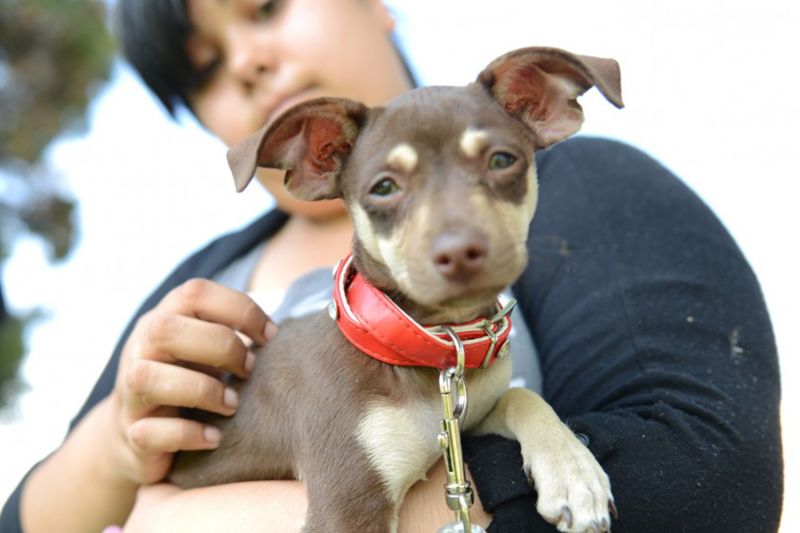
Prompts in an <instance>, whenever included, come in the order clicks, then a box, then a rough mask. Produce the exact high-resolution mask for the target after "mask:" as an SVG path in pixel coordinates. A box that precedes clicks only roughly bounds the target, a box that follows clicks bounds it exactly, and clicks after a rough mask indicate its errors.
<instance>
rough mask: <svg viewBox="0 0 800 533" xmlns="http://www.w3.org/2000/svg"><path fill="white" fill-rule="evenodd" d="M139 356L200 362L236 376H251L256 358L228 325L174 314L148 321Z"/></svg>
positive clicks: (153, 315) (156, 316)
mask: <svg viewBox="0 0 800 533" xmlns="http://www.w3.org/2000/svg"><path fill="white" fill-rule="evenodd" d="M140 334H141V335H143V336H144V337H145V339H144V342H142V343H140V344H139V350H140V354H139V355H140V357H141V358H145V359H155V360H158V361H168V362H177V361H183V362H187V363H197V364H200V365H205V366H209V367H214V368H221V369H224V370H227V371H228V372H231V373H232V374H234V375H236V376H237V377H240V378H244V377H247V376H248V375H249V374H250V370H251V369H252V366H253V362H254V360H255V359H254V357H255V356H253V354H252V353H251V352H250V351H249V350H248V349H247V346H246V345H245V343H244V342H243V341H242V339H241V338H240V337H239V336H238V335H236V333H235V332H234V331H233V330H232V329H230V328H229V327H228V326H224V325H222V324H216V323H213V322H206V321H204V320H200V319H197V318H192V317H187V316H183V315H175V314H152V315H149V316H148V317H147V318H146V319H145V324H144V328H143V330H142V331H141V332H140Z"/></svg>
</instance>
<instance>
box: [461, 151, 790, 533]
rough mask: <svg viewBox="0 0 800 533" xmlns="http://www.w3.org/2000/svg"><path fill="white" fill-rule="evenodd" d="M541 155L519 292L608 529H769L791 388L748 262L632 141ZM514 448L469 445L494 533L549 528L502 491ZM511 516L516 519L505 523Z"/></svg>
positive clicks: (549, 389) (554, 401)
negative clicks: (610, 511) (588, 457)
mask: <svg viewBox="0 0 800 533" xmlns="http://www.w3.org/2000/svg"><path fill="white" fill-rule="evenodd" d="M539 161H540V165H539V171H540V172H539V177H540V197H539V207H538V211H537V215H536V217H535V218H534V221H533V234H532V236H531V239H530V240H529V251H530V254H531V264H530V268H529V270H528V272H527V273H526V275H525V276H524V277H523V278H522V279H521V280H520V282H519V283H518V284H517V285H516V286H515V287H514V292H515V294H516V295H518V296H519V300H520V306H521V310H522V311H523V313H524V315H525V316H526V320H527V321H528V324H529V325H530V326H531V332H532V335H533V338H534V339H535V342H536V347H537V350H538V352H539V355H540V361H541V368H542V375H543V392H544V397H545V399H546V400H547V401H548V402H549V403H550V404H551V405H552V406H553V407H554V408H555V410H556V412H558V413H559V415H560V416H561V417H562V418H563V419H565V420H566V422H567V424H568V425H569V426H570V427H571V428H572V429H573V430H574V431H575V432H576V433H581V434H583V438H584V439H585V440H586V441H587V442H588V445H589V448H590V450H591V451H592V452H593V453H594V455H595V456H596V457H597V458H598V460H599V461H600V463H601V464H602V466H603V467H604V469H605V470H606V472H607V473H608V474H609V477H610V479H611V488H612V491H613V493H614V496H615V499H616V504H617V507H618V509H619V520H614V521H613V523H612V529H613V531H615V532H616V533H624V532H626V531H634V532H639V531H649V532H651V533H655V532H661V531H664V532H674V531H725V530H738V531H774V530H775V529H776V528H777V524H778V520H779V517H780V510H781V496H782V460H781V443H780V427H779V417H778V405H779V400H780V379H779V373H778V365H777V354H776V349H775V344H774V339H773V336H772V329H771V326H770V322H769V317H768V314H767V310H766V307H765V305H764V301H763V298H762V295H761V292H760V290H759V285H758V282H757V280H756V278H755V276H754V275H753V273H752V271H751V270H750V267H749V266H748V264H747V261H746V260H745V259H744V257H743V256H742V253H741V252H740V251H739V249H738V248H737V246H736V244H735V242H734V241H733V240H732V239H731V237H730V236H729V235H728V233H727V232H726V231H725V229H724V228H723V227H722V225H721V224H720V223H719V221H718V220H717V219H716V218H715V217H714V215H713V214H712V213H711V211H710V210H709V209H708V208H707V207H706V206H705V205H704V204H703V203H702V202H701V201H700V200H699V199H698V198H697V197H696V196H695V195H694V194H693V193H692V192H691V191H690V190H689V189H688V188H687V187H686V186H685V185H683V184H682V183H681V182H680V181H679V180H678V179H677V178H675V177H674V176H673V175H672V174H671V173H670V172H669V171H668V170H666V169H665V168H664V167H662V166H661V165H659V164H657V163H656V162H654V161H653V160H652V159H650V158H648V157H647V156H645V155H644V154H642V153H640V152H638V151H636V150H634V149H632V148H630V147H627V146H624V145H621V144H619V143H614V142H609V141H601V140H598V139H581V138H576V139H572V140H569V141H566V142H564V143H562V144H560V145H557V146H555V147H553V148H551V149H550V150H547V151H545V152H543V153H542V154H540V157H539ZM724 178H725V177H724V176H719V178H718V179H724ZM518 453H519V452H518V446H517V445H516V443H513V442H509V441H504V440H503V439H499V438H497V437H494V436H489V437H485V438H481V439H465V454H466V457H467V460H468V461H470V468H471V469H472V474H473V477H474V478H475V480H476V483H477V486H478V488H479V490H480V491H481V495H482V498H483V504H484V506H485V507H486V508H487V509H488V510H490V511H492V512H493V513H494V527H496V528H497V529H496V531H514V530H516V531H529V530H531V529H533V530H535V531H555V529H554V528H553V527H552V526H550V525H548V524H546V523H545V522H544V521H543V520H542V519H541V518H540V517H538V516H537V515H536V513H535V512H534V509H533V505H534V501H535V494H532V493H529V494H527V495H526V494H524V492H525V491H523V490H518V489H517V490H513V489H514V487H515V486H517V487H518V486H519V484H516V485H515V484H509V483H508V479H509V476H510V475H512V474H513V472H515V471H517V472H518V471H519V468H520V467H521V463H520V462H519V459H518ZM515 462H516V465H515V464H514V463H515ZM507 516H513V517H514V519H515V520H518V521H517V522H516V524H523V525H522V526H519V525H517V526H515V528H507V527H505V526H503V524H507V523H510V522H506V517H507Z"/></svg>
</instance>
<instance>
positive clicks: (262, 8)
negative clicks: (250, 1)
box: [256, 0, 281, 20]
mask: <svg viewBox="0 0 800 533" xmlns="http://www.w3.org/2000/svg"><path fill="white" fill-rule="evenodd" d="M280 3H281V0H267V1H266V2H263V3H261V4H260V5H259V6H258V11H257V13H256V17H257V18H258V19H259V20H268V19H270V18H272V17H273V16H275V13H277V11H278V7H279V6H280Z"/></svg>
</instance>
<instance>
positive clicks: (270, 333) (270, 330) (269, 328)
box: [264, 320, 278, 340]
mask: <svg viewBox="0 0 800 533" xmlns="http://www.w3.org/2000/svg"><path fill="white" fill-rule="evenodd" d="M277 333H278V326H276V325H275V322H273V321H271V320H269V321H267V325H266V327H264V336H265V337H266V338H267V340H272V338H273V337H274V336H275V335H276V334H277Z"/></svg>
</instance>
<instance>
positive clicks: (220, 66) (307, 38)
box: [2, 0, 782, 532]
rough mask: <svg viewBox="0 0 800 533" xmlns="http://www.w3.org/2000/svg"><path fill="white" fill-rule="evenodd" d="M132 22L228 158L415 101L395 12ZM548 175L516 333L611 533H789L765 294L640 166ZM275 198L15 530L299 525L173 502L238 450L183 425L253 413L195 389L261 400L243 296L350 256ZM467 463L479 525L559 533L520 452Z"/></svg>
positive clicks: (722, 242)
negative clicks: (311, 119) (597, 477)
mask: <svg viewBox="0 0 800 533" xmlns="http://www.w3.org/2000/svg"><path fill="white" fill-rule="evenodd" d="M119 9H120V15H121V24H120V28H121V35H122V41H123V44H124V48H125V49H126V53H127V55H128V56H129V59H130V60H131V62H132V63H133V64H134V66H135V67H136V68H137V69H138V70H139V71H140V73H141V74H142V77H143V78H144V80H145V81H146V82H147V83H148V85H149V86H150V87H151V88H152V89H153V90H154V92H155V93H156V94H157V95H158V96H159V98H161V100H162V101H163V102H164V103H165V105H167V107H168V108H170V109H173V108H174V107H175V106H180V105H184V106H186V107H188V108H189V109H191V110H192V112H194V114H195V115H196V116H197V117H198V119H199V120H200V121H201V122H202V123H203V124H204V125H205V127H206V128H208V130H209V131H211V132H212V133H214V134H215V135H217V136H218V137H219V138H220V139H222V140H223V141H224V142H225V143H226V144H228V145H233V144H235V143H236V142H238V141H240V140H242V139H243V138H244V137H246V136H247V135H248V134H250V133H252V132H253V131H255V130H256V129H258V128H259V127H260V126H261V125H262V124H263V123H264V122H266V121H268V120H270V119H271V118H272V117H274V116H276V115H277V114H279V113H280V112H281V111H282V110H284V109H286V108H287V107H288V106H290V105H292V104H294V103H297V102H299V101H302V100H305V99H309V98H313V97H316V96H322V95H327V96H346V97H349V98H353V99H356V100H361V101H363V102H365V103H367V104H370V105H379V104H381V103H384V102H386V101H388V100H389V99H391V98H393V97H394V96H397V95H398V94H401V93H402V92H404V91H406V90H408V89H409V88H411V87H412V86H413V81H412V79H411V76H410V75H409V74H408V71H407V69H406V68H405V65H404V62H403V60H402V58H401V57H400V56H399V54H398V53H397V50H396V48H395V47H394V45H393V43H392V40H391V34H392V29H393V21H392V18H391V16H390V15H389V13H388V12H387V10H386V8H385V7H384V6H383V5H382V3H380V2H379V1H378V0H339V1H333V0H268V1H266V2H264V1H262V0H259V1H250V0H186V2H185V5H184V3H182V2H180V1H179V0H174V1H169V2H167V1H164V0H162V1H157V0H149V1H144V0H121V1H120V6H119ZM480 67H481V65H478V66H476V71H477V69H478V68H480ZM537 163H538V169H539V179H540V199H539V209H538V212H537V215H536V219H535V223H534V224H533V227H532V234H531V238H530V252H531V259H530V267H529V268H528V271H527V272H526V273H525V275H524V276H523V277H522V279H521V280H520V281H519V282H518V283H517V284H516V285H515V286H514V287H513V290H514V293H515V296H517V298H518V299H519V301H520V306H519V307H520V311H521V313H522V314H521V317H520V318H518V320H517V321H516V323H517V324H519V325H520V327H524V328H526V329H528V330H530V333H531V336H532V338H533V341H534V345H535V349H536V355H532V354H533V351H532V350H531V351H529V352H528V353H529V358H528V359H529V360H528V361H527V363H528V364H529V365H531V366H533V367H535V368H534V369H533V370H531V371H530V372H529V375H532V376H535V375H536V372H535V370H536V368H539V369H540V371H541V385H540V386H537V385H536V383H535V378H531V379H529V380H528V383H529V385H530V386H532V387H534V388H541V391H542V393H543V395H544V397H545V399H546V400H548V401H549V402H550V403H551V404H552V405H553V406H554V408H555V409H556V411H557V412H558V413H559V415H560V416H562V418H564V419H565V421H566V422H567V423H568V425H569V426H570V427H571V428H573V430H574V431H575V432H576V433H578V434H580V436H581V438H582V439H584V441H585V442H586V443H587V445H588V446H589V448H590V450H591V451H592V452H593V453H594V454H595V456H597V457H598V459H599V460H600V461H601V463H602V465H603V467H604V468H605V469H606V471H607V472H608V473H609V475H610V477H611V481H612V487H613V491H614V495H615V497H616V502H617V506H618V508H619V510H620V518H619V519H618V520H615V521H614V524H613V527H614V530H615V531H642V530H644V529H645V528H648V529H649V530H651V531H652V530H656V531H717V530H725V529H734V528H735V529H738V530H744V531H769V530H774V529H775V528H776V527H777V521H778V518H779V514H780V505H781V490H782V487H781V484H782V478H781V452H780V439H779V426H778V402H779V377H778V370H777V360H776V354H775V347H774V342H773V339H772V333H771V328H770V324H769V319H768V317H767V314H766V310H765V307H764V304H763V301H762V297H761V294H760V291H759V288H758V284H757V281H756V280H755V278H754V277H753V275H752V273H751V271H750V269H749V267H748V266H747V264H746V262H745V261H744V259H743V257H742V256H741V253H740V252H739V251H738V249H737V248H736V245H735V243H733V241H732V240H731V239H730V237H729V236H728V235H727V234H726V232H725V231H724V229H723V228H722V227H721V225H720V224H719V222H718V221H717V220H716V219H715V218H714V217H713V215H711V214H710V213H709V211H708V210H707V209H706V208H705V206H704V205H702V203H701V202H700V201H699V200H698V199H697V198H696V197H694V196H693V195H692V194H691V193H690V192H689V191H688V190H687V189H686V188H685V187H684V186H683V185H682V184H681V183H680V182H679V181H678V180H677V179H675V178H674V177H673V176H671V175H670V174H669V173H668V172H667V171H666V170H665V169H663V168H662V167H661V166H659V165H658V164H656V163H655V162H653V161H652V160H650V159H648V158H647V157H645V156H644V155H642V154H640V153H637V152H635V151H634V150H632V149H630V148H627V147H625V146H621V145H619V144H616V143H611V142H607V141H600V140H592V139H574V140H571V141H566V142H564V143H562V144H560V145H557V146H555V147H553V148H552V149H549V150H547V151H545V152H543V153H541V154H538V155H537ZM257 177H258V179H259V181H260V182H261V183H262V184H263V185H264V186H265V187H266V188H267V189H268V190H269V191H270V193H272V194H273V196H274V197H275V199H276V203H277V206H278V208H279V209H280V212H272V213H269V214H267V215H265V216H264V217H263V218H261V219H259V220H258V221H256V222H255V223H254V224H253V225H252V226H250V227H249V228H247V229H246V230H244V231H242V232H240V233H238V234H235V235H232V236H228V237H225V238H222V239H220V240H218V241H216V242H215V243H212V244H211V245H210V246H209V247H208V248H206V249H205V250H203V251H201V252H199V253H198V254H197V255H195V256H193V257H192V258H190V259H189V260H188V261H187V262H186V263H184V264H183V265H182V266H180V267H179V268H178V269H177V270H176V271H175V272H174V273H173V274H172V275H171V276H170V277H169V278H168V279H167V280H166V281H165V283H164V285H163V286H162V287H160V288H159V289H158V290H157V291H156V292H155V293H154V294H153V295H152V296H151V297H150V298H149V300H148V301H147V302H146V303H145V304H144V306H143V308H142V309H141V310H140V312H139V313H137V314H136V316H135V317H134V319H133V320H132V322H131V324H130V326H129V328H128V330H127V331H126V332H125V334H124V335H123V338H122V339H121V341H120V345H119V346H118V347H117V349H116V350H115V352H114V354H113V356H112V358H111V360H110V362H109V365H108V367H107V368H106V370H105V371H104V373H103V375H102V376H101V378H100V380H99V381H98V383H97V385H96V387H95V389H94V390H93V392H92V394H91V396H90V398H89V400H88V401H87V404H86V405H85V406H84V408H83V409H82V411H81V413H79V415H78V416H77V417H76V419H75V421H74V423H73V427H72V430H71V432H70V434H69V435H68V437H67V439H66V440H65V441H64V443H63V445H62V446H61V447H60V448H59V449H58V450H56V451H55V452H54V453H53V454H52V455H50V456H49V457H48V458H46V459H45V460H44V461H42V462H41V463H40V464H39V465H37V466H36V467H35V468H34V469H33V470H32V471H31V473H30V474H29V475H28V477H26V479H25V480H24V481H23V482H22V483H21V484H20V487H19V488H18V490H17V492H16V493H15V494H14V495H13V496H12V498H11V499H10V500H9V502H8V503H7V504H6V507H5V508H4V511H3V521H2V530H3V531H6V530H8V531H15V530H17V529H19V527H20V524H21V525H22V526H24V527H25V529H26V531H31V532H35V531H39V530H53V529H57V530H59V531H72V530H74V531H91V530H98V529H101V528H102V527H103V526H105V525H107V524H112V523H124V522H126V521H127V527H128V528H129V529H130V530H131V531H157V530H158V529H159V528H163V529H165V530H169V531H174V530H176V529H192V530H209V531H219V530H227V529H232V528H236V529H238V530H243V529H254V530H262V529H263V528H264V524H268V525H269V528H270V529H271V530H275V531H291V530H296V529H297V528H298V527H299V525H300V524H302V521H303V515H304V511H305V492H304V489H303V486H302V484H301V483H300V482H296V481H264V482H257V483H240V484H232V485H226V486H220V487H211V488H207V489H201V490H192V491H180V490H179V489H177V488H175V487H172V486H170V485H167V484H155V483H157V482H159V481H162V480H163V479H164V477H165V476H166V474H167V473H168V469H169V466H170V463H171V459H172V454H173V453H174V452H175V451H176V450H180V449H204V448H213V447H214V446H215V445H216V443H217V442H218V441H219V433H218V431H216V429H215V428H213V427H208V426H202V425H200V424H199V423H197V422H191V421H188V420H185V419H182V418H180V417H178V415H177V408H178V407H181V406H197V407H200V408H203V409H206V410H210V411H214V412H217V413H221V414H225V415H232V414H234V413H235V411H236V407H237V401H238V400H237V398H236V397H235V394H233V392H232V391H230V390H227V389H226V388H225V387H224V385H223V384H222V383H221V382H220V381H219V380H218V379H216V377H215V376H216V373H215V372H211V371H209V372H201V371H200V370H199V369H200V368H208V367H216V368H222V369H225V370H227V371H229V372H232V373H234V374H236V375H237V376H240V377H243V378H246V377H247V375H248V374H249V371H250V369H251V368H252V365H254V364H258V362H257V361H254V357H253V355H252V354H251V353H250V351H249V350H248V348H247V346H248V343H249V341H253V342H256V343H264V342H269V338H271V337H272V335H274V334H275V331H276V326H275V325H274V324H273V323H272V321H271V320H270V319H269V318H268V315H267V314H265V313H264V310H263V309H262V308H261V307H259V306H258V305H255V303H254V302H253V300H252V299H251V298H250V297H249V296H247V295H246V292H247V293H254V294H262V295H264V294H267V295H283V294H286V293H287V290H289V289H290V287H292V284H293V282H295V281H296V280H297V279H298V277H300V276H301V275H305V274H306V273H308V272H313V271H315V269H317V268H320V267H330V265H332V264H334V263H335V262H336V261H338V260H339V259H340V258H341V257H342V256H343V255H344V254H345V253H346V252H347V250H348V248H349V245H350V237H351V233H352V227H351V225H350V221H349V219H348V218H347V216H346V213H345V211H344V209H343V206H342V205H341V204H340V203H339V202H338V201H329V202H323V203H304V202H299V201H296V200H293V199H292V198H290V197H289V196H287V194H286V193H285V191H284V189H283V187H282V183H281V180H280V177H279V176H278V175H276V174H273V173H269V172H260V173H259V174H258V175H257ZM224 179H228V178H227V176H226V177H224ZM232 272H233V273H235V272H238V273H239V274H238V277H237V276H234V275H233V274H232ZM242 272H244V274H242ZM232 277H234V278H236V281H235V282H231V281H230V280H231V278H232ZM195 278H206V279H205V280H204V281H200V280H197V279H195ZM279 299H280V298H279V297H278V298H277V300H278V301H279ZM265 307H270V306H269V305H265ZM237 333H238V334H241V335H242V336H243V337H245V339H244V340H243V339H242V337H241V336H239V335H237ZM176 363H181V364H176ZM187 363H189V364H187ZM515 364H516V360H515ZM192 365H194V366H192ZM465 452H466V459H467V462H468V464H469V470H470V473H471V476H472V478H473V480H474V484H475V486H476V489H477V493H478V496H479V501H478V502H477V504H476V506H475V507H474V508H473V518H474V519H475V521H476V522H478V523H481V524H483V525H484V526H486V525H488V524H490V523H491V525H490V528H491V529H490V531H491V530H494V531H531V530H536V531H549V530H553V527H552V526H550V525H548V524H545V523H544V522H543V521H542V519H541V518H540V517H539V516H538V515H537V514H536V512H535V501H536V500H535V498H536V496H535V492H534V491H533V489H531V488H530V487H528V485H527V483H526V482H525V480H524V479H523V474H522V470H521V460H520V457H519V450H518V447H517V445H516V444H515V443H513V442H510V441H506V440H504V439H500V438H497V437H492V436H489V437H484V438H479V439H466V441H465ZM442 482H443V472H442V467H441V464H440V465H437V466H436V467H434V468H433V469H432V471H431V473H430V476H429V479H428V480H426V481H423V482H420V483H418V484H417V485H416V486H415V487H413V488H412V490H411V492H410V493H409V495H408V497H407V499H406V502H405V504H404V508H403V512H402V516H401V522H400V529H401V530H402V531H414V530H420V531H422V530H424V531H431V530H434V529H436V528H437V527H439V526H440V525H442V524H443V523H445V522H447V521H449V520H450V519H451V513H449V512H448V511H447V509H446V507H445V505H444V504H443V499H442V495H441V485H442ZM137 494H138V498H137ZM134 503H135V504H136V505H135V508H134ZM743 503H745V504H746V505H742V504H743Z"/></svg>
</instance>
